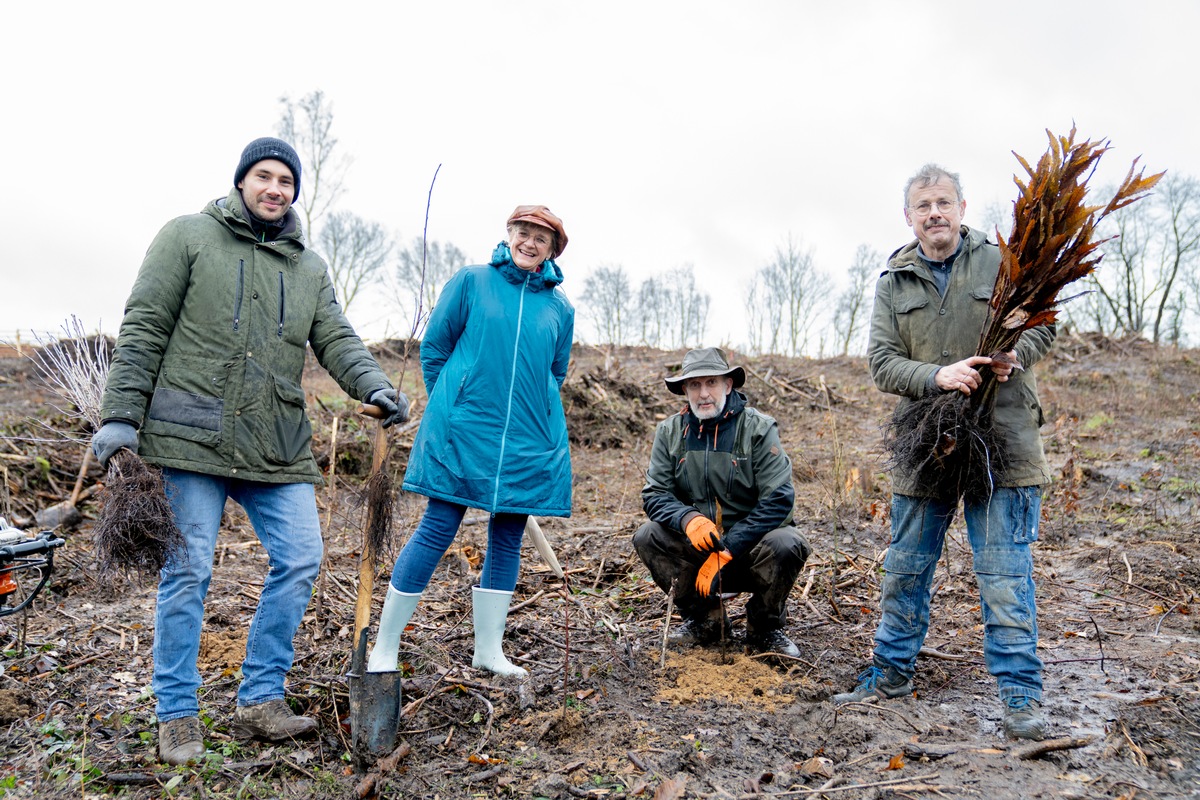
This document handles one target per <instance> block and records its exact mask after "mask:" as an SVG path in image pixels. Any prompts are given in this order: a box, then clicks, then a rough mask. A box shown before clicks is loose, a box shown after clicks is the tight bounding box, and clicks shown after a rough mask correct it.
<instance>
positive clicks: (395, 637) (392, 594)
mask: <svg viewBox="0 0 1200 800" xmlns="http://www.w3.org/2000/svg"><path fill="white" fill-rule="evenodd" d="M420 599H421V593H420V592H417V593H416V594H410V593H409V592H398V591H396V587H394V586H392V585H391V584H390V583H389V584H388V593H387V597H386V598H385V599H384V601H383V612H382V613H381V614H380V615H379V633H378V634H377V635H376V636H375V646H374V647H373V648H371V655H370V657H369V658H367V672H391V671H392V670H394V669H396V661H397V659H398V658H399V655H400V634H402V633H404V629H405V627H407V626H408V621H409V620H410V619H412V615H413V609H415V608H416V607H417V601H418V600H420Z"/></svg>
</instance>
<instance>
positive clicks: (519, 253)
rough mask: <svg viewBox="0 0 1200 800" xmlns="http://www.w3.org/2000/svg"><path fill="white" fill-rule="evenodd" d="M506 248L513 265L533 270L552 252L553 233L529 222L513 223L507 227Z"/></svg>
mask: <svg viewBox="0 0 1200 800" xmlns="http://www.w3.org/2000/svg"><path fill="white" fill-rule="evenodd" d="M508 248H509V250H511V251H512V259H513V263H514V264H516V265H517V266H518V267H520V268H521V269H524V270H530V271H532V270H535V269H537V268H538V267H540V266H541V265H542V262H543V261H545V260H546V259H547V258H549V257H550V253H551V252H553V250H554V231H552V230H550V229H549V228H543V227H542V226H541V225H534V224H532V223H529V222H514V223H513V224H512V225H510V226H508Z"/></svg>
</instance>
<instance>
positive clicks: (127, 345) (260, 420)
mask: <svg viewBox="0 0 1200 800" xmlns="http://www.w3.org/2000/svg"><path fill="white" fill-rule="evenodd" d="M244 213H245V212H244V211H243V209H242V198H241V193H240V192H239V191H238V190H237V189H234V190H233V191H232V192H230V194H229V196H228V197H225V198H222V199H220V200H214V201H213V202H211V203H209V204H208V205H207V207H206V208H205V209H204V211H203V212H201V213H199V214H190V215H188V216H183V217H179V218H177V219H174V220H171V221H170V222H168V223H167V224H166V225H165V226H164V227H163V229H162V230H161V231H160V232H159V234H158V236H157V237H155V239H154V241H153V243H151V245H150V249H149V250H148V251H147V253H146V257H145V259H144V261H143V262H142V266H141V269H140V271H139V272H138V276H137V279H136V281H135V282H134V285H133V290H132V292H131V293H130V295H129V300H128V301H127V302H126V305H125V316H124V319H123V320H122V322H121V330H120V334H119V336H118V337H117V348H116V351H115V353H114V355H113V362H112V368H111V370H110V372H109V377H108V381H107V384H106V387H105V391H104V399H103V402H102V406H101V417H102V419H103V420H104V421H105V422H108V421H111V420H120V421H122V422H127V423H129V424H131V425H134V426H135V427H137V428H139V434H138V448H139V450H138V452H139V454H140V455H141V456H142V457H143V458H144V459H145V460H146V461H147V462H149V463H151V464H157V465H159V466H164V467H174V468H176V469H183V470H189V471H192V472H200V473H205V474H208V475H219V476H222V477H236V478H240V479H244V480H251V481H265V482H268V483H316V484H319V483H321V473H320V470H318V469H317V465H316V463H315V462H314V461H313V457H312V450H311V441H312V428H311V425H310V423H309V420H308V416H307V414H306V411H305V399H304V390H303V389H302V388H301V386H300V380H301V376H302V374H303V371H304V359H305V354H306V346H307V345H309V344H311V345H312V349H313V353H314V354H316V357H317V361H318V362H320V364H321V366H323V367H324V368H325V369H326V370H328V371H329V374H330V375H331V376H333V378H334V380H336V381H337V382H338V384H339V385H340V386H341V387H342V388H343V389H344V390H345V391H346V392H347V393H348V394H350V395H351V396H352V397H354V398H356V399H358V400H365V399H366V398H367V397H368V396H369V395H370V394H371V393H372V392H374V391H375V390H376V389H381V388H392V386H391V383H389V382H388V379H387V378H386V377H385V376H384V374H383V371H382V370H381V369H380V368H379V365H378V363H376V361H375V359H374V358H373V357H372V356H371V354H370V353H369V352H368V351H367V348H366V346H365V345H364V344H363V343H362V340H361V339H360V338H359V337H358V335H357V334H356V333H355V332H354V329H353V328H352V327H351V326H350V323H349V322H348V321H347V320H346V317H345V315H344V314H343V313H342V310H341V306H340V305H339V304H338V302H337V298H336V297H335V295H334V289H333V284H332V282H331V281H330V279H329V274H328V270H327V268H326V266H325V262H324V261H323V260H322V259H321V258H320V257H319V256H317V255H316V254H315V253H313V252H312V251H311V250H308V249H306V248H305V246H304V239H303V234H302V232H301V230H300V225H299V220H298V218H297V216H296V212H295V210H294V209H291V210H289V211H288V216H287V218H286V224H285V225H284V229H283V232H282V233H281V234H280V236H279V238H278V239H277V240H276V241H270V242H263V241H259V240H258V239H257V238H256V236H255V234H254V231H253V230H252V229H251V227H250V224H249V223H248V222H247V221H246V219H245V216H244Z"/></svg>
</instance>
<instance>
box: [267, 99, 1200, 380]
mask: <svg viewBox="0 0 1200 800" xmlns="http://www.w3.org/2000/svg"><path fill="white" fill-rule="evenodd" d="M280 103H281V105H282V107H283V110H282V115H281V119H280V123H279V135H280V136H281V137H282V138H284V139H286V140H288V141H290V142H291V143H292V144H293V146H295V147H296V150H297V151H298V152H299V154H300V157H301V160H302V162H303V163H304V169H305V172H304V180H303V181H302V182H301V196H300V198H298V202H299V204H300V207H301V214H302V216H303V221H304V227H305V230H306V232H307V235H308V236H309V238H310V240H311V241H313V242H315V246H316V248H317V250H318V252H320V253H321V255H323V256H324V257H325V259H326V261H327V262H328V264H329V269H330V273H331V276H332V279H333V283H334V286H335V287H336V288H337V292H338V296H339V298H340V299H341V302H342V305H343V307H344V308H345V310H346V312H347V313H350V307H351V305H352V304H353V303H354V301H355V299H356V298H358V297H359V296H361V293H362V291H363V290H364V289H366V288H368V287H372V288H380V287H382V288H383V290H384V291H385V293H386V295H387V297H388V303H389V305H391V306H393V307H394V308H395V309H396V310H398V311H401V312H403V313H405V314H406V315H411V318H412V319H414V320H416V319H419V318H420V316H421V314H422V313H425V314H427V313H428V311H429V310H430V309H431V308H433V305H434V303H435V302H436V301H437V296H438V292H439V291H440V290H441V288H442V286H443V285H444V284H445V283H446V281H447V280H448V279H449V278H450V276H451V275H453V274H454V272H455V271H456V270H457V269H459V268H460V267H462V266H463V265H465V264H466V263H467V258H466V255H465V254H464V253H463V251H462V250H460V249H459V248H458V247H456V246H455V245H453V244H451V243H448V242H437V241H431V242H428V243H423V242H422V238H421V237H420V236H417V237H414V238H413V239H412V240H410V241H409V242H408V244H407V245H405V244H403V243H402V242H401V241H400V240H399V238H398V237H397V235H395V234H393V233H391V232H389V231H388V230H387V229H386V228H385V227H384V226H383V225H381V224H380V223H379V222H376V221H372V220H367V219H364V218H363V217H361V216H359V215H358V214H355V213H354V212H352V211H348V210H344V209H342V208H341V200H342V197H343V194H344V192H343V181H344V179H345V176H346V172H347V170H348V169H349V166H350V163H351V160H350V158H349V156H347V155H346V154H344V153H343V152H341V150H340V149H339V147H338V144H339V143H338V139H337V137H336V136H334V135H333V107H332V105H331V104H330V103H329V102H328V101H327V99H326V97H325V95H324V93H323V92H321V91H314V92H311V93H309V94H308V95H305V96H304V97H303V98H301V99H300V100H296V101H294V100H292V99H290V98H289V97H286V96H285V97H283V98H281V99H280ZM983 218H984V222H983V225H984V229H985V230H987V231H988V233H989V234H991V235H994V232H995V231H996V229H997V228H999V230H1000V232H1001V233H1003V234H1005V235H1007V233H1008V229H1009V227H1010V225H1011V216H1010V214H1009V212H1008V211H1007V208H1006V207H1005V206H1004V205H1002V204H997V203H993V204H990V205H988V206H987V207H986V208H985V211H984V217H983ZM1104 235H1105V236H1108V237H1112V238H1110V239H1109V240H1108V241H1107V242H1106V243H1105V244H1104V253H1105V255H1104V259H1103V261H1102V262H1101V264H1100V268H1099V269H1098V270H1097V271H1096V272H1095V273H1093V274H1092V275H1091V276H1089V277H1088V278H1087V279H1085V280H1084V281H1082V282H1081V283H1080V284H1079V288H1080V292H1081V294H1079V296H1077V297H1075V298H1074V299H1073V300H1072V301H1070V302H1067V303H1066V304H1065V305H1064V306H1063V312H1064V313H1063V316H1062V318H1061V319H1063V320H1064V321H1065V322H1066V323H1067V324H1069V325H1070V326H1071V327H1072V328H1074V329H1075V330H1078V331H1095V332H1099V333H1102V334H1104V335H1106V336H1114V337H1124V336H1131V335H1135V336H1144V337H1146V338H1148V339H1150V340H1152V341H1153V342H1155V343H1156V344H1173V345H1187V344H1189V343H1190V342H1189V341H1188V338H1187V332H1188V331H1189V330H1194V329H1195V326H1196V324H1197V322H1200V181H1198V180H1197V179H1196V178H1194V177H1192V176H1188V175H1172V174H1170V173H1168V175H1167V177H1166V178H1165V179H1164V180H1163V181H1162V183H1160V184H1159V187H1158V189H1157V190H1156V191H1155V192H1154V193H1153V194H1151V195H1150V196H1149V197H1148V198H1147V199H1146V200H1144V201H1142V202H1140V203H1135V204H1133V205H1132V206H1129V207H1127V208H1125V209H1122V210H1121V211H1119V212H1117V213H1115V214H1112V215H1111V216H1110V217H1109V218H1108V219H1107V220H1106V222H1105V229H1104ZM884 266H885V259H884V256H883V255H882V254H881V253H880V252H879V251H877V250H875V249H874V248H873V247H871V246H870V245H869V244H866V243H863V244H860V245H859V246H858V249H857V251H856V252H855V254H854V258H853V260H852V261H851V263H850V264H847V265H843V266H842V267H841V268H839V269H837V270H836V273H835V272H831V271H829V270H827V269H822V268H821V267H820V266H819V265H818V263H817V260H816V256H815V253H814V251H813V249H812V248H811V247H806V246H805V245H804V243H803V241H797V240H795V239H794V238H793V237H792V236H791V235H789V236H788V238H787V240H786V241H785V242H784V243H783V244H782V245H781V246H779V247H777V248H776V250H775V254H774V256H773V257H772V259H771V260H770V262H768V263H766V264H764V265H762V266H760V267H759V268H758V269H757V270H756V271H755V272H754V273H753V275H752V276H751V277H750V278H749V279H748V280H745V279H742V278H741V276H740V275H739V276H730V278H731V280H730V282H729V284H730V285H729V289H730V292H731V293H732V292H734V291H736V292H737V294H738V296H739V299H740V301H741V308H742V312H743V313H744V320H745V330H746V340H745V341H744V342H731V343H726V344H730V345H733V346H738V347H741V348H743V349H745V350H746V351H747V352H748V353H751V354H765V353H776V354H779V355H787V356H800V355H810V356H830V355H851V354H860V353H862V352H864V350H865V348H866V340H867V328H868V325H869V319H870V314H871V303H872V296H873V292H874V286H875V280H876V278H877V277H878V275H879V273H880V272H881V271H882V270H883V268H884ZM576 286H578V284H576ZM839 286H840V287H842V288H840V289H839V288H838V287H839ZM571 299H572V301H573V302H574V303H575V304H576V306H577V307H578V308H579V311H580V314H581V316H583V317H584V318H585V319H587V320H588V321H590V322H591V324H592V327H593V330H594V333H595V336H596V337H597V342H595V343H596V344H628V345H646V346H649V347H661V348H670V349H674V348H682V347H694V346H699V345H702V344H708V343H709V342H708V341H707V338H706V337H707V329H708V322H709V319H708V317H709V311H710V309H711V304H712V298H711V296H710V295H709V294H708V293H707V292H704V291H702V290H701V289H700V288H699V287H698V286H697V284H696V271H695V267H694V265H692V264H683V265H681V266H678V267H676V268H674V269H671V270H668V271H667V272H664V273H661V274H657V275H649V276H648V277H646V278H644V279H643V280H642V281H641V283H640V284H639V285H637V286H636V287H635V286H634V285H633V284H632V283H631V282H630V278H629V274H628V273H627V272H626V269H625V267H624V266H623V265H617V264H608V265H601V266H597V267H596V268H594V269H593V270H591V272H590V273H589V274H588V275H587V277H586V278H585V279H584V281H583V286H582V289H581V290H577V292H572V295H571ZM414 329H415V328H414ZM577 330H580V329H579V328H577Z"/></svg>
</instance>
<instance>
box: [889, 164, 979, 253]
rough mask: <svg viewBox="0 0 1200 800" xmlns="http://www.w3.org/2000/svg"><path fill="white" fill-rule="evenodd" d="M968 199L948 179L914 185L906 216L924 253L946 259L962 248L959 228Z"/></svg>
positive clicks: (906, 208)
mask: <svg viewBox="0 0 1200 800" xmlns="http://www.w3.org/2000/svg"><path fill="white" fill-rule="evenodd" d="M966 210H967V201H966V200H963V199H962V198H960V197H959V196H958V192H957V191H956V190H955V188H954V184H952V183H951V182H950V180H949V179H948V178H938V180H937V181H936V182H935V183H931V184H929V185H928V186H923V187H918V186H915V185H914V186H913V187H912V188H911V189H909V191H908V205H907V206H906V207H905V209H904V219H905V221H907V222H908V224H909V225H910V226H912V229H913V233H915V234H916V235H917V241H919V242H920V243H921V252H923V253H924V254H925V255H926V256H928V257H929V258H931V259H933V260H935V261H944V260H945V259H946V258H947V257H948V256H950V255H951V254H952V253H953V252H954V249H955V248H956V247H958V240H959V235H960V234H959V227H960V226H961V225H962V220H963V213H964V212H965V211H966Z"/></svg>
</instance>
